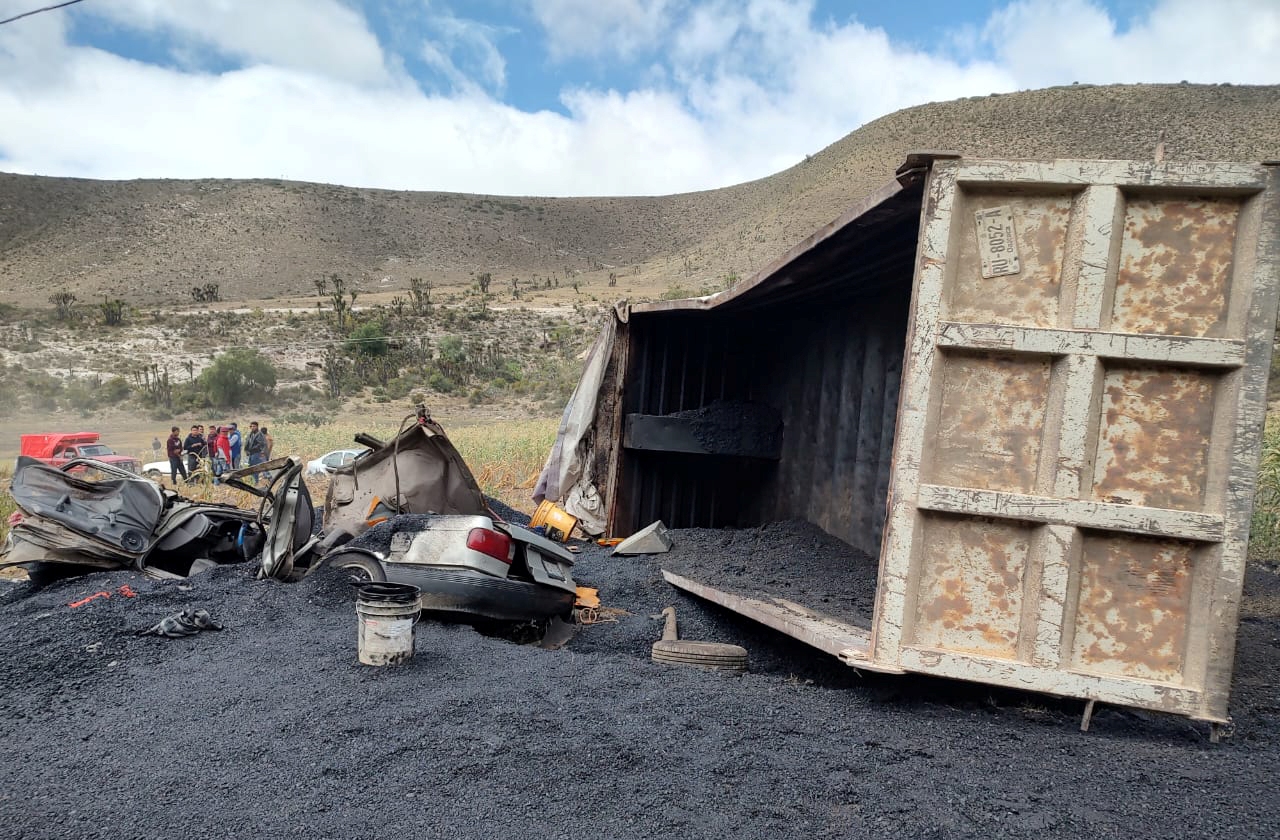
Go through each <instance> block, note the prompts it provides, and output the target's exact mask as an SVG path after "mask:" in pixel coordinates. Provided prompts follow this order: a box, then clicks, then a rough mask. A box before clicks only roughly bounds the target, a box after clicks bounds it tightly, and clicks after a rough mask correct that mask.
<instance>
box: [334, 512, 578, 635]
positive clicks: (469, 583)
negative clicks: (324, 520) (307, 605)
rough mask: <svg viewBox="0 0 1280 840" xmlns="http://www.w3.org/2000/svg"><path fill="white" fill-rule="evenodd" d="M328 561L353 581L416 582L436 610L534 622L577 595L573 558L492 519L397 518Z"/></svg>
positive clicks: (563, 608) (563, 609)
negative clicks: (344, 571)
mask: <svg viewBox="0 0 1280 840" xmlns="http://www.w3.org/2000/svg"><path fill="white" fill-rule="evenodd" d="M324 562H325V563H326V564H328V565H330V566H336V567H339V568H343V569H346V570H348V571H349V572H351V573H352V575H353V577H359V578H363V579H366V580H373V581H390V582H392V583H408V584H412V585H414V586H416V587H418V589H419V590H420V591H421V592H422V598H421V606H422V609H424V610H428V611H431V612H442V613H462V614H467V615H477V616H482V617H485V618H493V619H499V620H504V621H535V620H538V619H542V618H551V617H553V616H557V615H565V614H567V613H568V612H569V611H570V610H571V609H572V608H573V601H574V598H575V597H576V594H577V584H576V583H575V582H574V580H573V575H572V570H573V555H572V554H570V553H569V552H568V551H567V550H565V549H564V548H563V547H562V546H559V545H556V544H555V543H553V542H551V541H550V540H548V539H547V538H546V537H543V536H539V535H538V534H536V533H534V532H533V531H530V530H529V529H527V528H522V527H520V526H519V525H512V524H510V523H506V522H502V521H500V520H495V519H494V518H492V517H490V516H481V515H435V516H433V515H425V516H424V515H415V514H405V515H401V516H396V517H394V518H392V519H390V520H388V521H387V522H384V523H381V524H379V525H377V526H375V527H374V528H372V529H370V530H369V531H368V532H366V533H365V534H363V535H361V536H360V537H358V538H357V539H355V540H353V541H352V542H350V543H347V544H345V545H343V546H341V547H339V548H337V549H335V550H333V551H332V552H330V553H329V554H328V556H327V557H326V558H325V560H324Z"/></svg>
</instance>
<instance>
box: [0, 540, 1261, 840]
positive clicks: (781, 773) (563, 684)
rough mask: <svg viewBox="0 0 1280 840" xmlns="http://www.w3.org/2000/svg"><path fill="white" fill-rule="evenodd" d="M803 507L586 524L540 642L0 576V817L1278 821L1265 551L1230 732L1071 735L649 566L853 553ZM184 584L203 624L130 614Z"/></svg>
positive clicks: (320, 824) (287, 587)
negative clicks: (657, 536) (777, 516)
mask: <svg viewBox="0 0 1280 840" xmlns="http://www.w3.org/2000/svg"><path fill="white" fill-rule="evenodd" d="M806 527H807V526H801V525H797V524H788V523H784V524H782V525H779V526H777V527H775V528H771V529H754V530H752V531H748V532H732V531H725V532H702V531H698V532H685V531H674V532H672V536H673V537H674V539H675V541H676V546H677V551H676V552H675V553H673V554H672V555H665V556H658V557H632V558H614V557H611V556H609V554H608V552H607V550H606V549H601V548H598V547H596V546H595V545H593V544H588V545H587V546H585V547H584V549H583V551H582V553H581V555H580V556H579V559H578V564H577V577H578V578H579V581H580V582H581V583H583V584H585V585H590V586H595V587H598V588H599V590H600V596H601V599H602V601H603V606H604V607H605V608H606V610H605V611H604V616H605V617H606V618H610V619H616V620H613V621H603V622H601V623H598V624H592V625H589V626H584V627H582V628H581V630H580V632H579V633H578V635H577V636H576V637H575V638H573V639H572V640H571V641H570V642H569V644H568V645H567V647H565V648H564V649H562V650H556V651H548V650H541V649H539V648H537V647H534V646H532V645H518V644H513V643H512V642H510V641H507V640H504V639H502V638H496V637H491V636H486V635H483V634H481V633H478V632H476V631H475V630H473V629H472V628H470V627H468V626H467V625H464V624H442V623H437V622H433V621H424V622H422V623H421V624H420V625H419V626H418V630H417V633H418V638H417V647H416V655H415V657H414V658H413V659H412V660H411V661H410V662H409V663H407V664H405V665H403V666H398V667H388V668H371V667H366V666H361V665H359V664H357V662H356V647H355V636H356V627H355V613H354V593H353V592H352V589H351V586H350V584H349V583H348V582H347V581H346V580H345V579H343V578H342V577H341V576H338V575H334V574H327V575H326V574H323V573H321V574H318V575H316V576H313V577H311V578H308V579H307V580H305V581H303V582H301V583H297V584H285V583H280V582H276V581H269V580H267V581H260V580H256V579H255V577H254V575H253V570H252V569H251V568H250V567H248V566H229V567H221V568H218V569H215V570H213V571H211V572H208V573H205V574H202V575H198V576H196V577H194V578H192V579H190V580H188V581H166V582H158V581H151V580H148V579H145V578H142V577H140V576H138V575H136V574H133V573H129V572H112V573H108V574H96V575H91V576H88V577H83V578H79V579H72V580H63V581H59V582H56V583H53V584H50V585H49V586H47V587H45V588H42V589H37V588H35V587H33V586H31V585H30V584H26V583H20V584H11V583H7V582H0V629H2V631H3V635H4V638H5V639H6V642H7V645H8V650H7V652H6V655H5V656H4V657H3V660H0V692H2V694H3V702H2V703H0V716H3V727H4V738H3V740H0V825H3V826H4V829H3V835H4V836H5V837H9V838H60V839H61V838H80V837H110V838H117V837H138V838H173V837H185V836H194V837H197V838H201V839H202V840H203V839H204V838H221V837H227V838H232V837H234V838H246V837H264V838H265V837H272V838H274V837H293V836H299V837H301V836H306V837H315V838H366V837H383V836H385V837H458V838H466V837H477V838H479V837H483V838H505V837H519V838H530V837H536V838H541V837H548V838H560V837H575V838H577V837H601V838H608V837H628V838H633V837H634V838H650V837H653V838H657V837H662V838H699V837H715V838H721V839H722V838H725V837H733V838H771V839H772V838H786V837H797V838H800V837H803V838H823V837H848V836H870V835H874V836H883V837H911V838H944V837H946V838H949V837H969V836H974V837H984V838H998V837H1028V836H1034V837H1037V838H1071V840H1077V838H1079V837H1100V838H1112V837H1113V838H1124V840H1132V838H1139V837H1169V836H1193V837H1203V836H1224V837H1269V836H1270V837H1273V836H1277V834H1280V815H1277V814H1276V812H1275V809H1274V807H1273V804H1272V803H1273V800H1274V779H1275V778H1276V777H1277V775H1278V774H1280V703H1278V702H1277V699H1276V695H1275V691H1276V689H1275V686H1276V685H1277V684H1280V608H1278V607H1280V578H1278V577H1277V575H1276V573H1275V571H1274V570H1272V569H1267V568H1262V567H1256V566H1255V567H1251V568H1250V571H1249V576H1248V579H1247V583H1246V597H1245V603H1244V609H1243V623H1242V625H1241V628H1240V643H1239V649H1238V653H1237V665H1236V674H1237V677H1236V685H1235V689H1234V695H1233V704H1232V710H1233V714H1234V716H1235V719H1236V729H1235V734H1234V737H1232V738H1230V739H1229V740H1226V741H1224V742H1223V743H1222V744H1219V745H1210V744H1209V743H1208V729H1207V727H1206V726H1204V725H1203V724H1194V723H1191V722H1188V721H1185V720H1182V719H1178V718H1171V717H1166V716H1160V715H1151V714H1146V713H1141V712H1134V711H1127V710H1119V709H1114V708H1108V707H1100V708H1099V709H1098V710H1097V712H1096V713H1095V715H1094V719H1093V727H1092V731H1091V732H1089V733H1087V734H1083V733H1081V732H1079V730H1078V725H1079V714H1080V711H1081V704H1080V703H1078V702H1068V701H1057V700H1053V699H1050V698H1046V697H1044V696H1041V695H1034V694H1022V693H1018V692H1004V691H997V690H993V689H991V688H989V687H987V686H973V685H965V684H962V683H956V682H947V681H940V680H929V679H923V678H913V677H882V676H875V675H859V674H858V673H856V672H854V671H852V670H851V669H848V668H846V667H844V666H843V665H841V664H839V663H838V662H836V660H834V659H833V658H831V657H828V656H826V655H824V654H821V653H818V652H816V651H812V650H811V649H809V648H807V647H805V646H803V645H800V644H799V643H795V642H793V641H792V640H790V639H787V638H786V637H782V636H779V635H777V634H775V633H773V632H772V631H769V630H767V629H765V628H762V627H760V626H758V625H755V624H754V623H752V622H749V621H746V620H744V619H741V618H739V617H737V616H735V615H733V614H730V613H727V612H724V611H722V610H719V609H717V608H714V607H712V606H709V605H706V604H704V603H702V602H699V601H697V600H696V599H693V598H691V597H688V596H684V595H681V594H680V593H679V592H677V591H676V590H674V589H672V588H671V587H670V586H669V585H667V584H666V583H664V582H663V581H662V579H661V574H660V568H661V566H662V565H663V564H664V563H666V562H667V561H668V560H670V561H671V562H673V563H675V562H679V563H681V564H683V565H684V566H685V567H686V568H687V569H692V568H694V567H696V564H697V561H698V558H699V556H701V557H702V558H703V559H705V560H707V561H708V563H709V564H711V563H712V561H714V563H718V564H720V567H718V568H719V569H720V570H719V571H718V572H715V573H716V574H721V573H723V574H724V575H726V578H725V579H726V580H727V579H728V577H730V576H733V577H737V578H738V579H739V580H740V581H741V580H742V579H743V578H744V576H745V575H746V572H745V570H744V572H743V574H741V575H735V574H734V570H733V569H727V570H726V569H725V568H723V567H724V566H725V565H726V564H731V561H729V560H727V559H726V557H725V556H722V555H729V554H733V553H738V552H748V553H749V552H755V553H756V554H757V555H759V556H761V557H763V556H765V555H767V554H768V553H769V552H770V551H773V552H775V553H776V554H777V555H778V556H794V552H795V550H796V549H797V546H798V545H799V546H800V547H802V548H804V550H805V551H806V552H807V554H806V557H807V559H806V561H805V562H809V563H813V564H815V567H817V566H818V565H822V567H824V568H832V569H834V568H842V567H851V566H852V567H857V564H860V563H865V562H866V558H861V557H859V556H857V555H856V554H855V553H853V552H852V550H851V549H848V548H847V547H846V546H844V545H843V544H842V543H839V542H837V541H834V540H830V539H829V538H825V537H824V536H822V535H820V532H818V533H812V532H808V531H806ZM771 538H776V539H777V543H776V544H771V542H770V540H771ZM775 574H779V573H777V572H775ZM125 586H127V587H129V590H128V591H129V592H132V593H134V597H128V596H127V595H126V594H125V593H124V592H123V591H122V589H121V588H122V587H125ZM743 586H744V588H746V587H747V584H745V583H744V584H743ZM99 592H107V593H109V595H108V596H107V597H102V596H99V597H97V598H95V599H93V600H91V601H88V602H87V603H84V604H83V605H82V606H79V607H75V608H71V607H69V606H68V604H70V603H74V602H79V601H81V600H83V599H84V598H86V597H88V596H91V595H93V594H95V593H99ZM829 596H830V597H832V598H840V597H845V596H848V597H850V598H853V599H854V600H856V599H857V598H860V597H861V595H859V594H858V593H856V592H850V593H843V594H842V593H840V592H838V591H834V590H833V591H832V592H830V593H829ZM850 603H852V602H850ZM671 605H674V606H675V607H676V608H677V611H678V613H679V619H680V634H681V637H682V638H689V639H701V640H706V641H723V642H732V643H736V644H741V645H743V646H745V647H746V648H747V649H748V650H749V652H750V656H751V672H750V673H747V674H745V675H726V674H723V673H711V672H704V671H698V670H693V669H685V668H681V667H677V666H664V665H660V664H657V663H654V662H652V661H651V660H650V658H649V653H650V646H651V645H652V643H653V641H654V640H656V639H657V638H658V637H659V635H660V634H661V621H660V619H658V618H657V616H658V614H659V613H660V611H661V609H662V608H663V607H666V606H671ZM186 608H203V609H207V610H208V611H209V612H210V614H211V615H212V617H213V618H214V619H215V620H217V621H218V622H219V623H220V624H222V625H224V627H225V629H224V630H222V631H221V632H216V633H200V634H197V635H195V636H191V637H187V638H181V639H161V638H156V637H149V636H136V635H134V633H135V632H136V631H137V630H139V629H143V628H146V627H149V626H151V625H153V624H155V623H156V622H157V621H158V620H159V619H160V618H162V617H163V616H165V615H168V614H171V613H173V612H176V611H178V610H182V609H186Z"/></svg>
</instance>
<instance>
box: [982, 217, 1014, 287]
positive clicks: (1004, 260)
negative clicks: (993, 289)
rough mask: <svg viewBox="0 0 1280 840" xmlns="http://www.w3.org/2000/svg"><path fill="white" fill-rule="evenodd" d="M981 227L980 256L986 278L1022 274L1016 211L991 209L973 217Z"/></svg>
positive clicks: (983, 274)
mask: <svg viewBox="0 0 1280 840" xmlns="http://www.w3.org/2000/svg"><path fill="white" fill-rule="evenodd" d="M973 216H974V221H975V222H977V225H978V256H979V257H981V259H982V276H983V277H984V278H990V277H1003V276H1004V275H1006V274H1019V273H1021V271H1022V263H1020V262H1019V261H1018V239H1017V236H1016V235H1015V234H1014V230H1013V212H1012V211H1011V210H1010V209H1009V208H1008V207H1007V206H1004V207H988V208H987V209H985V210H979V211H978V212H976V213H974V214H973Z"/></svg>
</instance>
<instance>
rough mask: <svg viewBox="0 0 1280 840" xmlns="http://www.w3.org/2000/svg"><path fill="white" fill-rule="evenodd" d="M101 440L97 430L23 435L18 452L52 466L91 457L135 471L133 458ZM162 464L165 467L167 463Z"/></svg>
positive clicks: (136, 465) (135, 466) (135, 465)
mask: <svg viewBox="0 0 1280 840" xmlns="http://www.w3.org/2000/svg"><path fill="white" fill-rule="evenodd" d="M101 441H102V436H101V435H100V434H98V433H97V432H53V433H50V434H42V435H41V434H36V435H22V436H21V437H20V438H19V442H20V444H21V448H20V449H19V454H20V455H25V456H26V457H28V458H34V459H35V460H37V461H40V462H42V463H45V464H49V465H50V466H54V467H58V466H61V465H63V464H66V463H68V462H70V461H74V460H76V459H83V458H92V459H93V460H95V461H101V462H102V463H105V464H110V465H112V466H114V467H117V468H119V469H122V470H126V471H128V472H131V473H136V472H137V471H138V461H137V459H136V458H130V457H129V456H128V455H117V454H116V453H115V452H114V451H112V449H111V447H110V446H107V445H106V444H105V443H102V442H101ZM165 466H166V467H167V466H168V464H165Z"/></svg>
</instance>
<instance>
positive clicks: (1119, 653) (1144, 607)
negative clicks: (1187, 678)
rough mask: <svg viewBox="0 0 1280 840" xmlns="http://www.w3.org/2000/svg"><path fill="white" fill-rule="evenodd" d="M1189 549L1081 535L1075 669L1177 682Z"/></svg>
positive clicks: (1188, 606)
mask: <svg viewBox="0 0 1280 840" xmlns="http://www.w3.org/2000/svg"><path fill="white" fill-rule="evenodd" d="M1194 551H1195V547H1194V545H1193V544H1191V543H1184V542H1178V541H1175V540H1154V539H1145V538H1141V537H1117V536H1113V535H1106V536H1103V535H1101V534H1094V535H1089V536H1086V538H1085V541H1084V553H1083V561H1082V566H1081V573H1080V601H1079V607H1078V608H1077V612H1076V618H1075V628H1076V631H1075V642H1074V644H1073V648H1072V664H1073V666H1074V667H1076V668H1079V669H1081V670H1088V671H1093V672H1098V673H1105V674H1112V675H1121V676H1128V677H1138V678H1142V679H1153V680H1161V681H1165V682H1181V681H1182V677H1183V673H1182V672H1183V668H1184V664H1185V659H1186V647H1187V636H1188V618H1189V614H1190V609H1191V598H1192V579H1193V574H1192V573H1193V568H1194V566H1193V564H1194Z"/></svg>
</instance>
